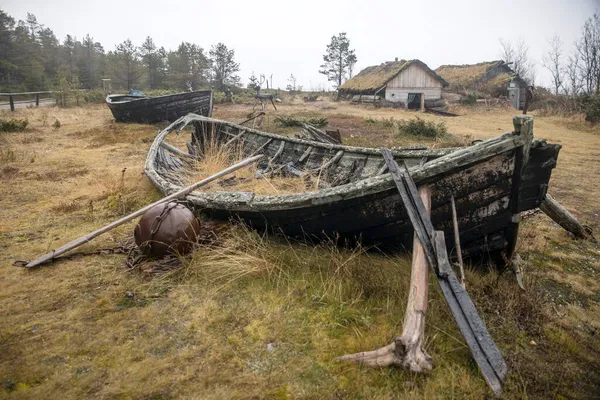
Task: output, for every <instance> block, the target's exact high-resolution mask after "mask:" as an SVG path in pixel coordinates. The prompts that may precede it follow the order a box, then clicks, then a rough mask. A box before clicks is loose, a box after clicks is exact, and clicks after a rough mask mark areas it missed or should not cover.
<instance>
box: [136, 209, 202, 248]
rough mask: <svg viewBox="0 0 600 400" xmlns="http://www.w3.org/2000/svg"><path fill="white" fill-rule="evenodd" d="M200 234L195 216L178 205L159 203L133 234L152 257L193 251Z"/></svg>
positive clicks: (145, 216)
mask: <svg viewBox="0 0 600 400" xmlns="http://www.w3.org/2000/svg"><path fill="white" fill-rule="evenodd" d="M199 233H200V224H199V223H198V220H197V219H196V217H195V216H194V213H192V211H191V210H190V209H189V208H187V207H186V206H185V205H183V204H181V203H177V202H174V201H172V202H168V203H165V204H158V205H156V206H155V207H153V208H151V209H150V210H148V211H146V213H145V214H144V215H142V218H140V220H139V222H138V224H137V225H136V227H135V230H134V231H133V237H134V238H135V244H137V245H138V247H139V248H140V250H142V252H143V253H144V254H146V255H148V256H154V257H163V256H164V255H166V254H167V253H169V254H185V253H187V252H189V251H190V250H191V249H192V247H193V245H194V243H195V242H196V238H197V236H198V234H199Z"/></svg>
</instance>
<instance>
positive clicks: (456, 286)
mask: <svg viewBox="0 0 600 400" xmlns="http://www.w3.org/2000/svg"><path fill="white" fill-rule="evenodd" d="M381 154H382V155H383V158H384V160H385V161H386V163H387V165H388V167H389V170H390V174H391V176H392V178H393V179H394V183H395V184H396V188H397V189H398V192H399V193H400V197H401V198H402V202H403V203H404V206H405V208H406V211H407V214H408V217H409V219H410V222H411V223H412V225H413V228H414V229H415V234H416V235H417V237H418V238H419V241H420V243H421V245H422V247H423V250H424V252H425V257H426V259H427V263H428V264H429V266H430V267H431V268H432V270H433V271H434V272H435V274H436V278H437V280H438V283H439V284H440V289H441V290H442V293H443V295H444V298H445V299H446V302H447V303H448V306H449V308H450V311H451V312H452V316H453V317H454V320H455V321H456V324H457V325H458V327H459V329H460V332H461V333H462V335H463V337H464V338H465V341H466V342H467V345H468V346H469V349H470V350H471V354H472V355H473V358H474V359H475V362H476V363H477V365H478V366H479V369H480V371H481V373H482V375H483V377H484V379H485V381H486V382H487V383H488V385H489V386H490V388H491V389H492V390H493V391H494V393H496V394H498V395H499V394H500V393H501V392H502V382H503V381H504V377H505V376H506V372H507V367H506V363H505V362H504V359H503V358H502V354H501V353H500V350H499V349H498V347H497V346H496V344H495V343H494V341H493V340H492V338H491V336H490V333H489V332H488V331H487V329H486V327H485V324H484V323H483V320H482V319H481V317H480V316H479V314H477V309H476V308H475V305H474V304H473V301H471V298H470V297H469V295H468V293H467V292H466V291H465V288H463V287H462V286H461V285H460V283H459V282H458V279H457V278H456V274H455V273H454V271H453V270H452V268H451V267H450V263H449V262H448V252H447V250H446V241H445V239H444V233H443V232H442V231H435V230H434V228H433V225H432V223H431V218H430V217H429V215H428V211H427V210H426V208H425V205H424V203H423V201H422V200H421V198H420V196H419V194H418V191H417V187H416V185H415V183H414V181H413V180H412V177H411V176H410V174H409V172H408V168H407V167H406V164H405V165H404V171H400V170H399V168H398V165H397V164H396V161H394V157H393V155H392V153H391V151H389V150H388V149H386V148H382V149H381Z"/></svg>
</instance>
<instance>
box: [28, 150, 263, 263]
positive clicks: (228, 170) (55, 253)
mask: <svg viewBox="0 0 600 400" xmlns="http://www.w3.org/2000/svg"><path fill="white" fill-rule="evenodd" d="M262 157H263V156H262V155H257V156H254V157H250V158H246V159H245V160H242V161H240V162H239V163H237V164H235V165H232V166H231V167H228V168H225V169H224V170H222V171H220V172H217V173H216V174H214V175H211V176H209V177H208V178H205V179H202V180H201V181H199V182H196V183H194V184H193V185H190V186H188V187H186V188H183V189H181V190H179V191H177V192H175V193H173V194H171V195H169V196H167V197H164V198H162V199H160V200H158V201H155V202H154V203H152V204H150V205H147V206H146V207H143V208H140V209H139V210H137V211H135V212H133V213H131V214H129V215H127V216H125V217H123V218H121V219H119V220H118V221H115V222H112V223H110V224H108V225H106V226H104V227H102V228H100V229H98V230H96V231H94V232H92V233H88V234H87V235H85V236H82V237H80V238H78V239H75V240H73V241H71V242H69V243H67V244H65V245H64V246H61V247H59V248H58V249H56V250H52V251H51V252H50V253H47V254H44V255H43V256H41V257H39V258H36V259H35V260H33V261H31V262H30V263H28V264H27V265H26V266H25V267H27V268H32V267H37V266H39V265H41V264H44V263H46V262H48V261H52V260H53V259H54V258H55V257H56V256H59V255H61V254H63V253H66V252H67V251H69V250H73V249H74V248H76V247H79V246H81V245H82V244H85V243H87V242H89V241H90V240H92V239H93V238H95V237H97V236H100V235H101V234H103V233H105V232H108V231H110V230H111V229H113V228H116V227H117V226H119V225H123V224H124V223H125V222H128V221H131V220H132V219H134V218H135V217H138V216H140V215H142V214H144V213H145V212H146V211H148V210H149V209H151V208H152V207H154V206H156V205H158V204H162V203H166V202H168V201H171V200H175V199H179V198H181V197H183V196H186V195H188V194H189V193H191V192H192V191H194V190H195V189H197V188H199V187H201V186H204V185H206V184H207V183H210V182H212V181H214V180H215V179H219V178H221V177H222V176H225V175H227V174H229V173H231V172H233V171H237V170H238V169H240V168H243V167H245V166H246V165H248V164H251V163H253V162H255V161H258V160H260V159H261V158H262Z"/></svg>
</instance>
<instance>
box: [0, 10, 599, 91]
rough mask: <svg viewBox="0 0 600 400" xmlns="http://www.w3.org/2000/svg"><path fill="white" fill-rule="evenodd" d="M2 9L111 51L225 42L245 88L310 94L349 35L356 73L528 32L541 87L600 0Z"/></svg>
mask: <svg viewBox="0 0 600 400" xmlns="http://www.w3.org/2000/svg"><path fill="white" fill-rule="evenodd" d="M0 8H2V9H4V11H5V12H7V13H8V14H10V15H11V16H13V17H14V18H15V19H16V20H19V19H23V20H24V19H25V17H26V14H27V12H30V13H33V14H35V15H36V17H37V19H38V22H40V23H41V24H44V25H46V26H48V27H50V28H51V29H52V30H53V31H54V33H55V34H56V36H57V37H58V38H59V39H61V40H62V39H63V38H64V37H65V35H66V34H71V35H74V36H76V37H77V38H78V39H81V38H82V37H84V36H85V35H86V34H87V33H89V34H90V35H91V36H93V37H94V39H95V40H96V41H99V42H101V43H102V45H103V46H104V48H105V50H107V51H108V50H113V49H114V47H115V45H116V44H118V43H120V42H122V41H123V40H125V39H127V38H130V39H131V40H132V41H133V42H134V43H135V44H137V45H139V44H141V43H142V42H143V40H144V39H145V37H146V36H148V35H149V36H151V37H152V38H153V39H154V41H155V43H156V44H157V45H158V46H164V47H165V48H167V49H174V48H176V47H177V45H178V44H179V43H181V42H182V41H188V42H193V43H197V44H199V45H201V46H202V47H204V48H205V49H206V50H208V49H209V48H210V46H211V45H214V44H216V43H218V42H223V43H225V44H226V45H227V46H228V47H230V48H233V49H235V54H236V59H237V61H238V62H239V63H240V67H241V71H240V76H241V77H242V82H243V83H244V84H246V83H247V82H248V77H249V76H250V74H251V73H252V71H254V72H255V73H256V74H257V75H258V74H261V73H264V74H266V75H270V74H273V83H274V86H275V87H278V86H279V87H281V88H282V89H283V88H285V86H286V85H287V79H288V77H289V76H290V73H293V74H294V75H295V76H296V77H297V79H298V84H300V85H303V86H304V89H305V90H310V89H318V88H321V87H330V84H329V83H328V82H327V80H326V79H325V76H324V75H321V74H319V73H318V69H319V65H321V62H322V57H323V53H324V51H325V47H326V45H327V44H328V43H329V41H330V39H331V36H332V35H334V34H337V33H339V32H347V34H348V37H349V39H350V42H351V45H352V47H353V48H354V49H356V55H357V57H358V62H357V65H356V68H355V71H356V72H358V71H360V70H361V69H362V68H364V67H367V66H369V65H374V64H380V63H381V62H383V61H390V60H393V59H394V58H395V57H398V58H400V59H413V58H418V59H420V60H421V61H423V62H425V63H426V64H428V65H429V67H431V68H434V69H435V68H437V67H438V66H439V65H441V64H471V63H477V62H480V61H489V60H495V59H498V58H499V57H500V45H499V41H498V39H499V38H504V39H508V40H513V41H516V40H517V39H518V38H519V37H522V38H523V39H524V40H525V42H526V44H527V45H528V46H529V54H530V57H531V58H533V59H534V60H535V61H536V67H537V72H538V73H537V76H538V78H537V81H536V84H545V85H548V84H549V82H550V81H549V77H548V75H547V72H546V71H544V69H543V67H542V65H541V59H542V56H543V54H544V53H545V52H546V51H547V48H548V45H547V40H548V39H549V38H550V37H552V36H553V35H554V34H558V35H560V37H561V38H562V40H563V42H564V43H565V52H570V51H571V50H572V43H573V41H574V40H575V39H576V38H577V37H578V36H579V34H580V31H581V26H582V25H583V23H584V21H585V20H586V19H587V18H589V17H590V16H591V15H592V14H593V13H594V11H596V10H599V11H600V0H514V1H513V0H505V1H502V0H495V1H489V0H479V1H467V0H441V1H439V0H428V1H417V0H411V1H400V0H395V1H374V0H370V1H369V0H363V1H350V0H346V1H326V0H318V1H315V0H303V1H290V0H263V1H260V0H259V1H248V0H245V1H236V0H217V1H212V0H210V1H208V0H194V1H189V0H186V1H156V0H144V1H138V0H135V1H133V0H118V1H117V0H103V1H82V0H52V1H49V0H0ZM0 56H1V55H0Z"/></svg>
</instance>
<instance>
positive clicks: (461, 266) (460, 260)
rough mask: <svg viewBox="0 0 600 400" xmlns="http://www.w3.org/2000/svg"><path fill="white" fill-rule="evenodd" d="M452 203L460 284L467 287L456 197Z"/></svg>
mask: <svg viewBox="0 0 600 400" xmlns="http://www.w3.org/2000/svg"><path fill="white" fill-rule="evenodd" d="M450 202H451V205H452V225H453V227H454V248H455V249H456V259H457V261H458V268H459V269H460V283H461V285H462V286H463V287H465V267H464V264H463V258H462V249H461V247H460V232H459V231H458V217H457V213H456V202H455V201H454V196H452V197H450Z"/></svg>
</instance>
